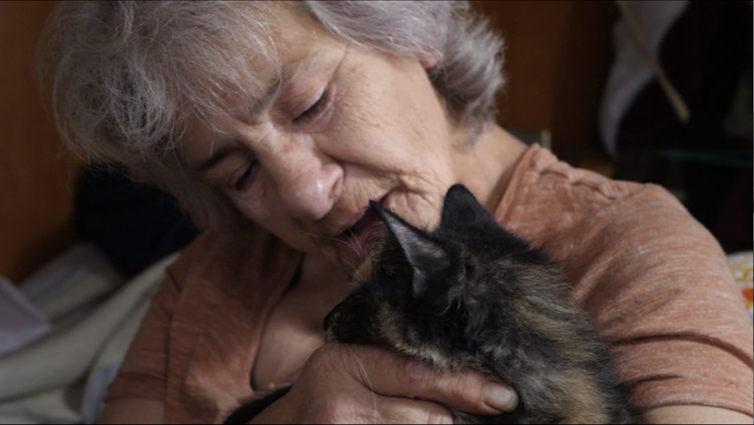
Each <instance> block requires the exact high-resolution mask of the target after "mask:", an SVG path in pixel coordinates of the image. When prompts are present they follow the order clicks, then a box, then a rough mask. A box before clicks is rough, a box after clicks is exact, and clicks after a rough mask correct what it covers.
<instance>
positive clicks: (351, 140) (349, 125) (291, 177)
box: [183, 14, 457, 265]
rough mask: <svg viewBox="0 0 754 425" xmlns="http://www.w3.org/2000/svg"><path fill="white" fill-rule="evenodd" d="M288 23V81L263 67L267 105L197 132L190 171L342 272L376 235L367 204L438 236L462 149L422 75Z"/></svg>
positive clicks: (284, 47) (254, 105)
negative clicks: (372, 233) (266, 77)
mask: <svg viewBox="0 0 754 425" xmlns="http://www.w3.org/2000/svg"><path fill="white" fill-rule="evenodd" d="M278 16H280V15H278ZM280 19H281V22H280V23H279V24H278V25H277V26H276V28H285V29H286V30H285V31H281V32H280V33H279V34H278V40H279V41H280V44H279V50H280V52H279V53H280V56H281V63H282V64H283V69H284V72H283V73H282V75H283V78H282V80H281V81H274V80H275V78H274V77H272V75H277V74H274V73H273V72H271V68H270V69H264V67H261V68H262V69H260V75H270V76H271V77H270V79H269V80H268V84H269V86H268V87H269V90H266V91H265V92H266V93H267V95H265V96H263V100H261V101H260V100H259V99H244V100H239V101H238V104H239V105H249V107H248V108H247V109H248V112H244V113H240V114H236V115H235V116H222V117H216V118H215V119H214V122H213V124H214V125H213V126H209V125H206V124H202V123H200V122H199V121H197V122H195V123H192V125H191V126H190V128H189V131H188V133H187V135H186V137H185V140H184V145H183V153H184V156H185V159H186V162H187V163H188V165H189V167H191V168H192V169H193V170H195V171H196V172H197V174H198V176H199V178H200V179H202V180H203V181H205V182H206V183H208V184H210V185H213V186H216V187H218V188H220V189H222V190H223V192H224V193H225V194H226V195H227V196H228V198H229V199H230V200H231V201H232V202H233V203H234V204H235V205H236V206H237V207H238V209H239V210H240V211H241V212H242V213H243V214H244V215H245V216H246V217H248V218H249V219H251V220H252V221H254V222H256V223H257V224H259V225H261V226H262V227H264V228H266V229H268V230H269V231H271V232H273V233H274V234H276V235H277V236H278V237H280V238H281V239H282V240H284V241H285V242H287V243H288V244H290V245H291V246H293V247H295V248H297V249H299V250H301V251H303V252H307V253H318V254H323V255H325V256H326V257H327V258H329V259H330V260H332V261H337V262H340V263H341V264H343V265H350V264H351V261H352V260H353V258H352V256H353V254H354V247H357V248H358V246H359V245H360V244H363V243H364V241H365V239H367V236H368V235H369V233H370V231H371V230H370V229H365V228H369V227H370V226H368V224H372V223H371V222H372V220H373V218H372V217H371V216H366V217H365V212H366V210H367V207H368V206H369V201H370V200H375V201H379V202H381V203H382V204H383V205H384V206H386V207H387V208H390V209H392V210H394V211H395V212H396V213H397V214H398V215H400V216H402V217H403V218H404V219H406V220H407V221H408V222H410V223H412V224H414V225H419V226H432V225H434V224H435V223H436V222H437V221H439V211H440V208H441V205H442V199H443V196H444V194H445V191H446V190H447V188H448V187H449V186H450V185H452V184H453V183H455V182H456V180H457V179H456V175H455V172H454V167H453V165H454V161H453V157H454V155H455V151H456V149H455V148H454V146H456V143H457V141H456V140H455V139H454V138H455V137H456V136H454V134H456V132H455V131H454V128H455V127H454V126H453V124H452V123H451V121H450V119H449V118H448V116H447V115H446V111H445V109H444V107H443V105H442V102H441V100H440V99H439V98H438V96H437V95H436V93H435V91H434V89H433V87H432V85H431V84H430V82H429V80H428V78H427V75H426V70H425V66H424V65H425V64H423V63H421V62H420V61H418V60H409V59H404V58H397V57H393V56H389V55H385V54H382V53H377V52H371V51H364V50H360V49H357V48H355V47H353V46H349V45H347V44H346V43H344V42H342V41H340V40H338V39H336V38H334V37H331V36H329V35H328V34H326V33H325V32H324V30H322V29H316V30H313V29H312V28H311V27H312V26H313V25H312V24H311V23H310V22H303V23H302V20H304V19H307V18H305V17H300V16H293V15H292V14H291V15H283V16H280ZM318 28H319V27H318ZM426 65H429V64H426ZM263 79H264V78H263ZM278 83H279V84H278ZM213 127H214V129H213ZM217 129H220V130H221V131H218V130H217ZM372 227H373V226H372Z"/></svg>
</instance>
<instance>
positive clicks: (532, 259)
mask: <svg viewBox="0 0 754 425" xmlns="http://www.w3.org/2000/svg"><path fill="white" fill-rule="evenodd" d="M372 208H373V209H375V210H376V211H377V212H378V213H379V215H380V218H381V219H382V221H383V222H384V223H385V225H386V227H387V229H388V232H387V235H386V237H385V239H384V241H383V242H382V243H381V244H380V245H379V246H378V247H377V248H376V249H375V250H373V252H372V253H371V254H370V255H369V258H368V259H367V260H366V261H364V263H363V264H362V265H361V266H360V267H359V268H357V270H356V272H355V273H354V276H355V283H356V286H355V289H354V290H353V291H352V292H351V294H350V295H349V296H348V297H347V298H346V299H345V300H344V301H343V302H342V303H341V304H339V305H338V306H337V307H335V309H334V310H333V311H332V312H331V313H330V315H329V316H328V317H327V319H326V320H325V328H326V331H327V340H328V341H329V342H333V341H337V342H342V343H351V344H383V345H387V346H389V347H392V348H394V349H395V350H397V351H399V352H402V353H405V354H408V355H411V356H414V357H418V358H420V359H423V360H425V361H427V362H430V363H431V364H433V365H434V366H435V367H437V368H438V369H446V370H447V369H451V370H459V369H466V368H470V369H475V370H477V371H480V372H483V373H486V374H490V375H493V376H496V377H498V378H499V379H501V380H502V381H503V382H505V383H507V384H509V385H510V386H511V387H512V388H513V389H515V390H516V392H517V393H518V396H519V400H520V401H519V405H518V407H517V409H516V410H515V411H514V412H511V413H506V414H502V415H499V416H492V417H483V416H472V415H468V414H466V413H463V412H459V411H455V410H452V409H451V410H452V411H453V414H454V416H455V421H456V423H521V424H543V423H624V424H627V423H639V422H641V420H640V419H639V417H638V415H637V414H636V413H635V412H634V411H633V410H632V409H631V408H630V407H629V406H628V401H627V400H628V396H627V392H626V390H625V388H623V386H622V385H621V384H620V383H618V381H617V379H616V378H615V376H614V374H613V371H612V366H611V364H612V363H611V360H610V356H609V352H608V348H607V345H606V343H605V342H603V341H602V339H601V338H600V337H599V336H598V334H597V331H596V330H595V328H594V326H593V325H592V324H591V322H590V321H589V319H588V318H587V317H586V315H585V314H584V313H583V312H582V311H581V310H580V309H579V308H577V307H576V306H575V305H574V304H573V303H572V302H571V301H570V295H569V290H568V287H567V286H566V284H565V283H564V280H563V273H562V271H561V270H560V267H559V266H558V265H556V264H554V263H552V262H550V261H548V260H547V259H546V258H545V257H544V256H543V255H542V254H541V253H539V252H538V251H536V250H533V249H531V248H530V247H529V245H528V244H527V243H526V242H524V241H522V240H521V239H519V238H517V237H516V236H514V235H512V234H511V233H509V232H507V231H505V230H504V229H503V228H501V227H500V226H499V225H498V224H497V223H496V222H495V220H494V219H493V218H492V216H490V215H489V214H488V213H487V212H486V211H485V210H484V208H482V206H481V205H479V204H478V203H477V201H476V200H475V199H474V197H473V195H472V194H471V193H470V192H469V191H468V190H466V188H464V187H463V186H460V185H456V186H453V187H452V188H451V189H450V190H449V191H448V193H447V195H446V198H445V205H444V207H443V213H442V219H441V223H440V226H439V227H438V228H437V230H435V231H434V232H431V233H428V232H426V231H423V230H420V229H417V228H415V227H413V226H411V225H409V224H407V223H406V222H405V221H403V220H402V219H401V218H399V217H397V216H396V215H394V214H393V213H391V212H389V211H386V210H384V209H383V208H382V207H381V206H380V205H379V203H373V204H372ZM285 391H286V390H284V391H283V392H282V393H276V394H274V395H273V396H272V397H270V398H267V399H264V400H262V401H261V402H257V403H252V405H247V406H245V407H244V408H242V409H240V410H239V411H238V412H236V415H235V418H234V417H231V419H232V420H235V421H248V420H250V419H251V418H252V417H253V415H254V414H256V412H259V411H261V410H262V409H263V408H264V407H266V406H267V405H269V404H270V403H271V402H273V401H274V400H276V399H277V398H279V397H280V396H282V395H283V394H284V392H285ZM244 409H246V413H245V414H242V413H239V412H242V411H243V410H244ZM252 412H253V413H252ZM230 423H238V422H232V421H231V422H230Z"/></svg>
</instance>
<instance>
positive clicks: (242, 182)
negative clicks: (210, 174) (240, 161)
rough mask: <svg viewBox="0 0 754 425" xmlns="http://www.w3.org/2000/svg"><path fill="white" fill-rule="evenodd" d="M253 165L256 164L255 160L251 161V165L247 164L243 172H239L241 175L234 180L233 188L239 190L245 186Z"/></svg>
mask: <svg viewBox="0 0 754 425" xmlns="http://www.w3.org/2000/svg"><path fill="white" fill-rule="evenodd" d="M255 166H256V162H253V163H251V165H249V166H248V167H247V168H246V170H245V171H244V173H243V174H241V176H240V177H239V178H238V179H237V180H236V182H235V185H234V188H235V189H236V191H238V192H240V191H242V190H243V189H244V188H245V187H246V186H247V183H248V182H249V179H250V177H251V173H252V171H253V170H254V167H255Z"/></svg>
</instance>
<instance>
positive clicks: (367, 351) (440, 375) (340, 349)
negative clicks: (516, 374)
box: [328, 344, 518, 415]
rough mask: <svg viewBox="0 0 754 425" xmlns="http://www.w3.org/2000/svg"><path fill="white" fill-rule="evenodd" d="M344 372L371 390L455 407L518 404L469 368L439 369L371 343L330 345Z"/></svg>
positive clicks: (487, 411) (472, 409)
mask: <svg viewBox="0 0 754 425" xmlns="http://www.w3.org/2000/svg"><path fill="white" fill-rule="evenodd" d="M328 350H332V355H337V356H340V357H342V366H343V369H344V370H345V371H347V372H348V373H350V374H351V375H352V376H353V377H354V378H356V379H357V380H359V381H360V382H361V383H362V384H363V385H364V386H366V387H367V388H371V389H372V390H373V391H374V392H375V393H377V394H380V395H383V396H389V397H406V398H413V399H420V400H427V401H433V402H436V403H441V404H444V405H447V406H452V407H454V408H456V409H458V410H461V411H464V412H468V413H473V414H479V415H495V414H500V413H502V412H510V411H512V410H514V409H515V408H516V406H517V405H518V397H517V395H516V393H515V392H514V391H513V390H511V389H510V388H509V387H507V386H505V385H504V384H502V383H500V382H499V381H498V380H496V379H494V378H491V377H489V376H485V375H482V374H481V373H478V372H473V371H458V372H449V371H440V370H436V369H434V368H433V367H432V366H430V365H428V364H426V363H424V362H420V361H418V360H415V359H412V358H410V357H408V356H404V355H400V354H396V353H395V352H392V351H389V350H387V349H383V348H379V347H375V346H357V345H344V344H331V346H330V347H329V348H328Z"/></svg>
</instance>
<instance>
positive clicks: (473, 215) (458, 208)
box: [440, 184, 499, 230]
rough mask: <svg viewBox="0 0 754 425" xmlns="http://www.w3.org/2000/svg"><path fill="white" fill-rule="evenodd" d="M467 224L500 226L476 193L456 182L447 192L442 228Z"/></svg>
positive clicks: (447, 228)
mask: <svg viewBox="0 0 754 425" xmlns="http://www.w3.org/2000/svg"><path fill="white" fill-rule="evenodd" d="M467 226H468V227H474V228H479V227H480V226H494V227H495V228H497V227H499V225H498V223H497V222H496V221H495V219H494V218H493V217H492V215H490V213H488V212H487V210H485V209H484V207H483V206H482V205H481V204H480V203H479V201H477V200H476V198H475V197H474V195H473V194H472V193H471V192H470V191H469V190H468V189H466V187H465V186H463V185H461V184H456V185H453V186H451V187H450V189H448V192H447V193H446V194H445V202H444V204H443V207H442V218H441V220H440V228H441V229H445V230H450V229H458V228H461V229H463V228H464V227H467Z"/></svg>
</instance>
